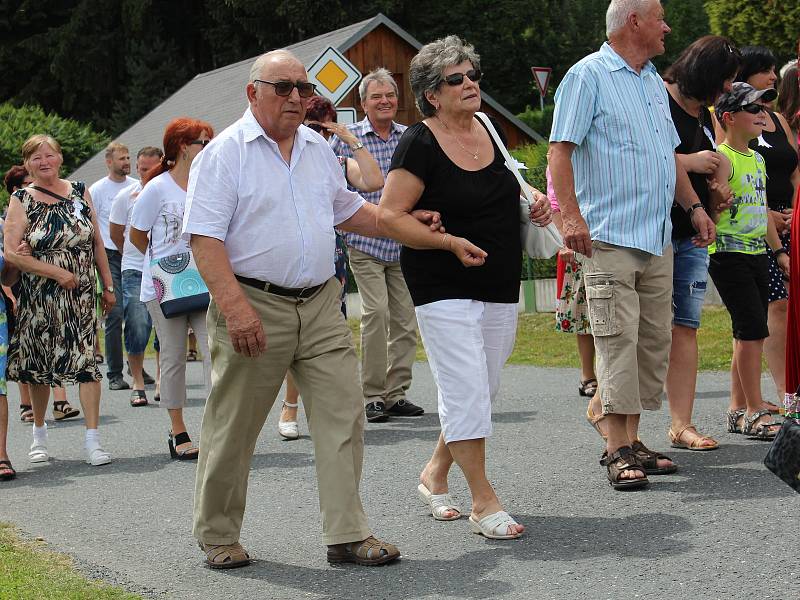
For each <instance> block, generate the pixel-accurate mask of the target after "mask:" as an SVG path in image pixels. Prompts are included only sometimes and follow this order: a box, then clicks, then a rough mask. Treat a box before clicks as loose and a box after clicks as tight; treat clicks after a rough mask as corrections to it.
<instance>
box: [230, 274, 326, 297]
mask: <svg viewBox="0 0 800 600" xmlns="http://www.w3.org/2000/svg"><path fill="white" fill-rule="evenodd" d="M235 277H236V279H238V280H239V281H240V282H241V283H243V284H245V285H249V286H250V287H254V288H256V289H257V290H261V291H264V292H267V293H269V294H275V295H277V296H289V297H291V298H308V297H309V296H313V295H314V294H315V293H316V292H317V290H318V289H319V288H321V287H322V286H323V285H325V284H324V283H320V284H319V285H315V286H312V287H307V288H285V287H281V286H279V285H275V284H274V283H270V282H268V281H261V280H260V279H253V278H251V277H242V276H241V275H236V276H235Z"/></svg>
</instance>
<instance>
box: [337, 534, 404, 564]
mask: <svg viewBox="0 0 800 600" xmlns="http://www.w3.org/2000/svg"><path fill="white" fill-rule="evenodd" d="M398 558H400V551H399V550H398V549H397V546H395V545H394V544H387V543H386V542H382V541H380V540H379V539H377V538H376V537H375V536H372V535H371V536H369V537H368V538H367V539H365V540H363V541H360V542H350V543H347V544H336V545H334V546H328V562H329V563H330V564H332V565H333V564H339V563H355V564H357V565H362V566H365V567H374V566H377V565H385V564H387V563H390V562H392V561H393V560H396V559H398Z"/></svg>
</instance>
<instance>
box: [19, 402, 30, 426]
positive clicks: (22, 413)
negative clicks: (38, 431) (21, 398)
mask: <svg viewBox="0 0 800 600" xmlns="http://www.w3.org/2000/svg"><path fill="white" fill-rule="evenodd" d="M19 420H20V421H22V422H23V423H33V407H32V406H29V405H28V404H20V405H19Z"/></svg>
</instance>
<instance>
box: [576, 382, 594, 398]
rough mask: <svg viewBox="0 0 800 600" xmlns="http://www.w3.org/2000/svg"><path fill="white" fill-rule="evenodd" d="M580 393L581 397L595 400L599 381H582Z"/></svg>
mask: <svg viewBox="0 0 800 600" xmlns="http://www.w3.org/2000/svg"><path fill="white" fill-rule="evenodd" d="M589 390H591V391H589ZM578 393H579V394H580V395H581V396H586V397H587V398H593V397H594V395H595V394H596V393H597V379H595V378H594V377H592V378H591V379H587V380H586V381H581V384H580V385H579V386H578Z"/></svg>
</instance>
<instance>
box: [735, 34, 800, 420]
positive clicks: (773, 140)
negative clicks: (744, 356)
mask: <svg viewBox="0 0 800 600" xmlns="http://www.w3.org/2000/svg"><path fill="white" fill-rule="evenodd" d="M776 64H777V61H776V59H775V56H774V55H773V54H772V52H771V51H770V50H769V49H768V48H764V47H763V46H747V47H744V48H742V68H741V69H740V70H739V74H738V76H737V77H736V80H737V81H744V82H746V83H749V84H750V85H752V86H753V87H754V88H756V89H757V90H763V89H765V88H768V87H775V82H776V81H777V79H778V77H777V75H776V74H775V66H776ZM767 117H768V118H767V126H766V127H765V128H764V132H763V133H762V134H761V135H760V136H759V137H758V138H757V139H755V140H753V141H752V142H750V147H751V148H752V149H753V150H755V151H756V152H758V153H759V154H760V155H761V156H763V157H764V163H765V164H766V166H767V204H769V208H770V216H771V217H772V220H773V221H774V223H775V227H776V228H777V230H778V233H779V234H780V237H781V241H782V242H783V246H784V248H786V249H787V251H788V249H789V229H790V227H791V223H792V202H793V200H794V197H795V192H796V191H797V186H798V185H799V184H800V171H798V168H797V165H798V161H797V140H796V139H795V136H794V135H793V134H792V130H791V128H790V127H789V123H787V122H786V119H785V118H784V116H783V115H781V114H779V113H776V112H773V111H772V110H771V109H770V108H769V105H768V106H767ZM767 255H768V256H769V312H768V320H767V322H768V325H769V337H768V338H767V339H766V340H765V341H764V354H765V355H766V358H767V365H768V366H769V370H770V373H771V374H772V379H773V381H774V382H775V388H776V389H777V392H778V404H781V403H783V399H784V395H785V392H786V310H787V305H788V302H787V299H788V297H789V293H788V291H787V286H786V284H785V282H784V279H783V274H782V272H781V270H780V269H779V268H778V265H777V263H776V262H775V255H774V254H773V253H772V252H771V251H770V249H769V248H767ZM792 391H793V390H792ZM766 408H769V409H770V410H771V411H773V412H776V411H777V410H778V407H777V406H775V405H774V404H768V406H767V407H766Z"/></svg>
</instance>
